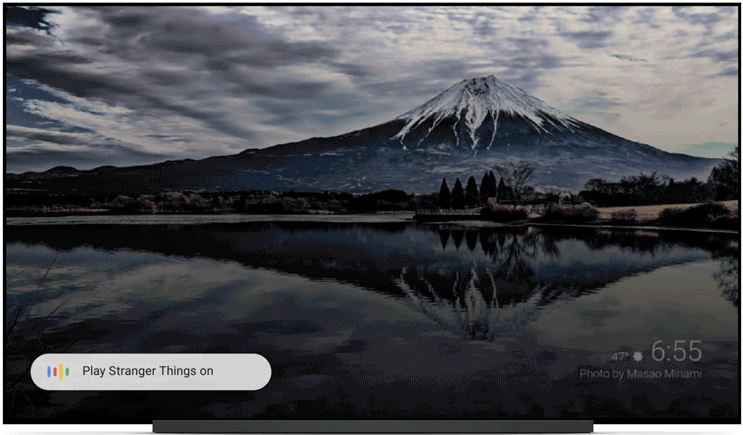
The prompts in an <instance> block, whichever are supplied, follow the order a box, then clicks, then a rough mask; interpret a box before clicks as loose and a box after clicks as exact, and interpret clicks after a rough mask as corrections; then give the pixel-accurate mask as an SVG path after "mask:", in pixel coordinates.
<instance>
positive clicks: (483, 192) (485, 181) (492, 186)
mask: <svg viewBox="0 0 743 435" xmlns="http://www.w3.org/2000/svg"><path fill="white" fill-rule="evenodd" d="M497 188H498V186H497V183H496V181H495V175H494V174H493V171H490V172H485V173H484V174H483V176H482V182H481V183H480V203H481V204H482V205H487V204H488V199H489V198H492V197H494V196H495V193H496V189H497Z"/></svg>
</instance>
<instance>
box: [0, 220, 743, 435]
mask: <svg viewBox="0 0 743 435" xmlns="http://www.w3.org/2000/svg"><path fill="white" fill-rule="evenodd" d="M738 249H739V248H738V236H737V235H724V234H714V233H695V232H680V231H668V232H651V231H643V230H616V231H611V230H605V229H577V228H570V229H556V228H555V229H552V228H550V229H538V228H522V229H492V228H490V229H465V228H462V227H457V226H441V227H438V226H421V225H416V224H403V223H367V224H347V223H320V222H312V223H308V222H305V223H301V222H276V223H270V222H255V223H242V224H210V225H204V224H202V225H68V226H24V227H20V226H10V227H8V228H7V229H6V268H7V269H6V273H7V274H6V281H7V286H6V304H7V308H6V319H7V321H6V333H7V334H8V339H7V340H6V358H7V363H8V366H7V369H6V376H5V385H6V393H5V395H6V396H5V397H6V400H5V406H6V411H5V412H6V414H5V415H6V418H7V419H8V421H21V420H24V419H27V420H34V419H36V420H45V421H52V419H54V420H57V421H62V420H66V421H79V422H91V421H102V420H106V421H107V422H111V421H121V422H143V423H144V422H149V421H150V420H151V419H152V418H208V417H221V418H237V417H253V418H405V417H407V418H411V417H412V418H425V417H431V418H436V417H438V418H497V417H510V418H519V417H531V418H535V417H557V418H562V417H564V418H568V417H594V418H598V419H599V421H618V420H622V419H631V418H638V417H639V418H676V417H700V418H721V417H722V418H725V417H727V418H737V417H738V412H739V404H738V398H739V394H738V358H739V355H738V313H739V310H738V306H739V288H738V262H739V259H738V255H739V254H738V252H739V250H738ZM15 319H18V320H17V321H16V320H15ZM658 340H663V343H662V346H664V347H665V346H671V347H673V346H674V341H675V340H683V341H684V343H683V344H682V347H683V346H688V343H689V342H690V341H691V340H700V341H701V345H699V346H698V347H699V348H700V349H701V359H700V360H699V361H697V362H693V361H690V360H689V359H688V358H687V359H686V360H685V361H673V360H672V359H671V361H666V360H664V361H654V360H653V358H652V352H651V346H652V345H653V343H655V342H657V341H658ZM636 351H639V352H642V353H643V360H642V361H639V362H638V361H635V360H634V359H632V358H631V355H632V354H633V353H634V352H636ZM47 352H257V353H261V354H263V355H264V356H266V358H267V359H268V360H269V361H270V362H271V364H272V366H273V377H272V379H271V381H270V383H269V384H268V386H267V387H265V388H264V389H263V390H260V391H258V392H245V393H235V392H230V393H219V392H215V393H198V392H185V393H184V392H178V393H170V392H126V393H121V392H107V393H91V392H85V393H78V392H55V393H50V392H44V391H40V390H38V389H36V388H34V387H33V386H32V384H31V381H30V378H29V376H28V374H27V372H26V370H27V369H28V366H29V365H30V362H31V361H32V360H33V359H34V358H35V357H36V356H38V355H39V354H42V353H47ZM615 352H629V354H630V357H629V358H628V359H625V360H624V361H614V360H613V357H616V356H617V355H619V354H615ZM600 369H606V370H610V371H611V370H616V371H621V372H624V373H626V372H627V370H634V369H638V370H641V371H648V372H653V373H655V372H662V373H663V376H662V377H661V378H660V379H645V378H642V379H640V378H635V379H627V378H626V377H625V378H624V379H621V380H620V379H602V378H597V377H590V376H588V375H586V374H585V372H586V371H592V372H595V371H596V370H600ZM666 369H668V370H671V369H676V370H678V372H673V373H677V374H678V373H682V371H689V372H694V374H695V375H694V377H693V378H691V379H689V378H683V377H677V376H675V375H673V374H671V375H666ZM582 370H583V373H584V374H583V375H582V374H581V373H582ZM683 373H686V372H683ZM697 374H699V376H697Z"/></svg>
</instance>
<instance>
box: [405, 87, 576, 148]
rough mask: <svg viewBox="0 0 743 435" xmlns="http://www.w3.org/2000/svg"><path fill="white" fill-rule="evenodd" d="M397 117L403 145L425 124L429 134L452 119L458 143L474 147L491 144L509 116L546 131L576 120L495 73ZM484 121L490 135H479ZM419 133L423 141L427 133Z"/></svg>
mask: <svg viewBox="0 0 743 435" xmlns="http://www.w3.org/2000/svg"><path fill="white" fill-rule="evenodd" d="M397 119H400V120H403V121H405V125H404V126H403V128H402V129H401V130H400V131H399V132H398V133H397V134H396V135H395V136H394V139H399V140H400V142H401V143H402V144H403V145H405V139H406V137H408V136H409V134H410V133H411V132H412V131H414V130H418V129H420V128H421V127H425V128H426V129H427V130H428V133H429V134H430V133H431V132H432V131H434V130H435V129H436V128H437V127H438V126H439V125H441V124H442V122H445V121H446V122H448V121H453V123H454V124H453V127H452V128H453V130H454V135H455V138H456V145H462V144H463V142H464V143H467V145H468V146H469V147H470V148H471V149H472V150H477V149H478V148H481V147H483V146H484V147H486V148H487V149H489V148H490V147H492V146H493V144H494V141H495V139H496V135H497V130H498V126H499V121H500V122H503V121H504V120H506V119H508V120H514V119H516V120H523V121H525V122H526V123H527V125H528V126H529V127H530V128H531V129H533V130H535V131H536V132H546V131H547V130H549V129H550V128H559V129H570V128H572V126H573V125H574V124H575V123H576V120H575V119H573V118H572V117H570V116H567V115H564V114H562V113H561V112H559V111H558V110H557V109H555V108H553V107H551V106H548V105H547V104H545V103H544V102H543V101H542V100H540V99H539V98H536V97H533V96H531V95H529V94H527V93H526V92H525V91H524V90H523V89H521V88H518V87H516V86H513V85H511V84H509V83H507V82H505V81H503V80H500V79H498V78H497V77H495V76H494V75H488V76H485V77H475V78H470V79H465V80H462V81H460V82H459V83H456V84H455V85H454V86H452V87H450V88H449V89H447V90H445V91H444V92H442V93H440V94H439V95H437V96H436V97H434V98H432V99H431V100H429V101H427V102H426V103H424V104H423V105H421V106H418V107H416V108H415V109H413V110H411V111H409V112H406V113H404V114H403V115H401V116H399V117H398V118H397ZM485 123H488V124H489V125H488V128H487V130H488V131H489V132H490V133H491V134H490V137H489V138H482V137H480V136H482V135H478V134H477V132H478V130H481V128H482V127H483V125H484V124H485ZM416 136H417V137H418V139H419V140H418V143H420V142H421V141H422V140H424V139H426V138H427V137H428V134H426V133H424V134H423V135H420V134H419V135H416ZM483 139H484V140H483ZM485 141H487V144H485V143H484V142H485Z"/></svg>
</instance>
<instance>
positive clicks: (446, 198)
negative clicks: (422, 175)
mask: <svg viewBox="0 0 743 435" xmlns="http://www.w3.org/2000/svg"><path fill="white" fill-rule="evenodd" d="M439 207H440V208H449V207H451V192H449V186H448V185H447V184H446V178H444V179H443V180H441V187H440V188H439Z"/></svg>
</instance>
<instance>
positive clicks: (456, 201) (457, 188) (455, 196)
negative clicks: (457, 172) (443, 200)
mask: <svg viewBox="0 0 743 435" xmlns="http://www.w3.org/2000/svg"><path fill="white" fill-rule="evenodd" d="M451 207H452V208H464V188H463V187H462V182H461V181H459V178H457V181H455V182H454V188H453V189H452V191H451Z"/></svg>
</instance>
